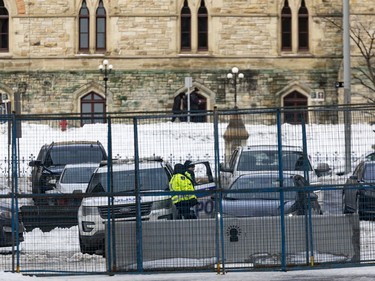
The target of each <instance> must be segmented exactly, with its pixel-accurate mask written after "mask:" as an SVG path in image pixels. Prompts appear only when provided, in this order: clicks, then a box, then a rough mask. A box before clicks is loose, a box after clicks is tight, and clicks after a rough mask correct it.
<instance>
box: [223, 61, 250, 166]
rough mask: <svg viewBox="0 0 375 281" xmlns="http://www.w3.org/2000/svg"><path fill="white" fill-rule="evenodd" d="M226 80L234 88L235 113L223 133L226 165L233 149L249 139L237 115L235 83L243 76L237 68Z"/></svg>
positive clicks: (233, 69) (234, 68) (239, 81)
mask: <svg viewBox="0 0 375 281" xmlns="http://www.w3.org/2000/svg"><path fill="white" fill-rule="evenodd" d="M227 78H228V81H229V82H232V83H233V86H234V109H235V110H236V112H234V114H233V115H232V116H231V117H230V120H229V124H228V126H227V129H226V131H225V132H224V140H225V162H226V163H228V162H229V159H230V155H231V154H232V151H233V150H234V149H235V147H237V146H243V145H246V142H247V139H248V138H249V133H248V132H247V130H246V127H245V123H244V122H243V120H242V118H241V115H240V114H237V113H238V112H237V83H241V80H242V79H243V78H244V75H243V73H240V72H239V69H238V67H233V68H232V71H231V72H230V73H228V74H227Z"/></svg>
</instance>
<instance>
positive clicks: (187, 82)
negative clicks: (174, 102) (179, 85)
mask: <svg viewBox="0 0 375 281" xmlns="http://www.w3.org/2000/svg"><path fill="white" fill-rule="evenodd" d="M185 87H186V88H187V95H186V96H187V111H188V117H187V121H188V123H190V88H191V87H193V78H192V77H185Z"/></svg>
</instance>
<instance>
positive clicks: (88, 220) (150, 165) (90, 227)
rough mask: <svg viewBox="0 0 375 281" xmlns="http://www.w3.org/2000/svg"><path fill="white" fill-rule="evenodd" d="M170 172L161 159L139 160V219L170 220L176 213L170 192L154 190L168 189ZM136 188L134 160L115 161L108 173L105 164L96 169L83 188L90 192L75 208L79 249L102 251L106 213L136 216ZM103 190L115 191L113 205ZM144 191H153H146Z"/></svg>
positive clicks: (126, 217)
mask: <svg viewBox="0 0 375 281" xmlns="http://www.w3.org/2000/svg"><path fill="white" fill-rule="evenodd" d="M109 176H110V180H111V186H110V187H109V186H108V177H109ZM171 176H172V174H171V167H170V166H169V165H167V164H166V163H165V162H163V161H162V160H161V159H156V160H155V161H153V160H144V161H141V162H140V163H139V182H138V186H139V188H140V191H141V192H142V195H141V217H142V218H141V219H142V220H169V219H173V217H174V216H175V208H174V206H173V204H172V201H171V196H170V195H163V194H162V193H161V194H155V192H156V193H157V192H164V191H166V190H169V180H170V179H171ZM135 189H136V177H135V164H134V162H126V161H125V162H122V163H121V160H119V161H115V163H113V165H112V174H110V175H109V174H108V166H107V165H104V166H101V167H99V168H98V169H96V171H95V172H94V173H93V176H92V177H91V180H90V182H89V185H88V187H87V190H86V194H87V195H89V196H87V197H85V198H83V200H82V202H81V205H80V207H79V209H78V228H79V243H80V248H81V252H82V253H88V254H94V253H101V254H103V253H104V244H105V242H104V240H105V222H106V221H107V220H108V218H109V216H110V218H111V219H115V220H116V221H118V220H120V221H135V220H136V215H137V209H136V196H135ZM106 192H111V193H113V194H115V195H114V197H113V203H111V204H113V205H110V204H109V202H108V196H107V195H106ZM147 192H152V193H153V194H151V195H147Z"/></svg>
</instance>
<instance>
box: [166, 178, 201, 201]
mask: <svg viewBox="0 0 375 281" xmlns="http://www.w3.org/2000/svg"><path fill="white" fill-rule="evenodd" d="M169 189H170V190H171V191H194V190H195V189H194V186H193V184H192V182H191V180H190V179H189V178H188V177H187V176H186V175H183V174H175V175H173V177H172V178H171V180H170V181H169ZM193 198H195V199H197V196H195V195H194V194H182V195H174V196H172V202H173V204H177V203H178V202H181V201H184V200H190V199H193Z"/></svg>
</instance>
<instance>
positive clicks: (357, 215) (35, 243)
mask: <svg viewBox="0 0 375 281" xmlns="http://www.w3.org/2000/svg"><path fill="white" fill-rule="evenodd" d="M374 113H375V112H374V110H373V108H372V107H371V106H355V107H354V106H353V107H339V106H338V107H335V108H326V107H324V108H308V109H306V110H304V111H301V110H300V109H292V108H288V110H287V111H286V110H284V109H279V108H275V109H262V110H261V109H257V110H242V109H236V110H232V111H214V112H205V113H201V114H195V115H191V116H190V117H198V118H192V119H191V120H192V121H195V122H180V121H178V120H176V121H174V122H172V121H171V120H172V116H171V115H170V114H167V113H165V112H164V113H149V114H146V113H142V114H136V113H133V114H128V115H126V114H110V115H109V116H108V117H107V119H106V121H107V122H106V123H95V124H87V122H82V118H84V117H82V116H78V115H49V116H46V115H44V116H23V115H17V116H16V115H9V116H8V115H7V116H3V117H2V119H1V124H0V129H1V135H0V136H1V138H0V142H1V147H2V149H1V155H0V175H1V178H0V187H1V190H2V191H3V192H2V195H1V200H2V201H1V204H2V206H0V207H1V209H2V213H1V214H2V217H1V218H0V219H1V220H2V221H1V223H2V229H3V231H2V237H1V240H0V242H2V244H1V247H0V251H1V252H2V255H1V260H0V268H1V270H3V271H21V272H25V273H30V272H31V273H35V272H39V273H41V274H45V273H56V274H62V273H66V272H69V273H93V272H97V273H98V272H99V273H105V272H119V271H121V272H128V271H129V272H131V271H139V272H140V271H171V270H175V271H182V270H184V271H185V270H194V269H202V270H209V271H214V272H221V271H224V270H230V269H238V268H242V269H245V270H256V269H259V268H273V269H274V268H281V269H284V270H285V269H286V268H291V267H292V266H319V265H335V264H342V263H344V264H346V263H347V264H353V263H361V262H366V263H367V262H372V261H374V253H373V247H374V245H375V243H374V240H373V236H374V235H373V233H375V232H374V228H373V227H374V225H373V221H372V217H371V212H372V209H371V206H372V201H371V196H367V197H366V200H367V201H366V202H367V203H368V204H367V205H366V208H367V209H364V208H365V207H364V205H365V204H363V203H361V205H360V206H359V205H357V206H354V207H353V206H351V205H350V201H349V199H347V198H345V200H343V196H344V192H343V190H344V188H343V187H345V188H346V189H350V190H354V191H356V192H351V193H350V194H356V195H359V194H362V193H363V192H362V191H363V189H370V188H371V187H369V186H364V185H363V184H362V183H360V182H359V181H358V184H354V185H353V184H351V185H346V182H347V180H348V178H349V176H350V175H351V173H352V171H353V170H354V168H355V167H356V166H357V165H358V164H359V163H360V162H361V160H363V159H365V158H366V157H367V158H368V159H370V160H371V153H372V152H373V148H372V146H373V137H374V135H373V134H374V132H373V129H372V123H373V121H374V120H373V114H374ZM290 116H294V119H293V120H294V121H293V122H291V123H286V122H285V121H286V120H289V121H290V120H291V119H290V118H291V117H290ZM322 120H324V122H323V121H322ZM327 120H331V121H330V122H327ZM348 120H349V121H348ZM82 123H86V124H85V125H84V126H83V127H81V124H82ZM187 160H189V161H191V162H192V163H193V164H194V167H195V170H194V172H195V180H194V185H195V191H194V192H193V191H191V192H189V191H185V192H176V191H171V190H170V186H169V181H170V179H171V177H172V176H173V173H174V168H175V166H176V164H184V163H185V161H187ZM374 174H375V173H374ZM374 178H375V176H374ZM347 194H349V193H347ZM176 195H180V196H185V197H189V196H191V195H196V197H197V201H198V202H197V203H196V204H195V205H194V206H191V208H190V209H191V212H192V214H191V215H192V216H195V217H196V218H197V219H186V218H184V216H182V215H181V212H182V211H181V209H179V208H177V207H176V206H177V205H175V204H173V202H172V199H171V198H173V196H176ZM347 196H348V195H347ZM369 198H370V199H369ZM345 202H348V203H347V205H346V203H345ZM355 202H358V201H355ZM361 202H362V201H361ZM361 208H362V209H361ZM17 210H19V212H17ZM343 210H346V211H345V212H344V211H343ZM374 210H375V209H374ZM365 211H366V212H367V213H369V214H370V215H368V216H363V214H362V213H361V212H365ZM9 241H10V242H9Z"/></svg>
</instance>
